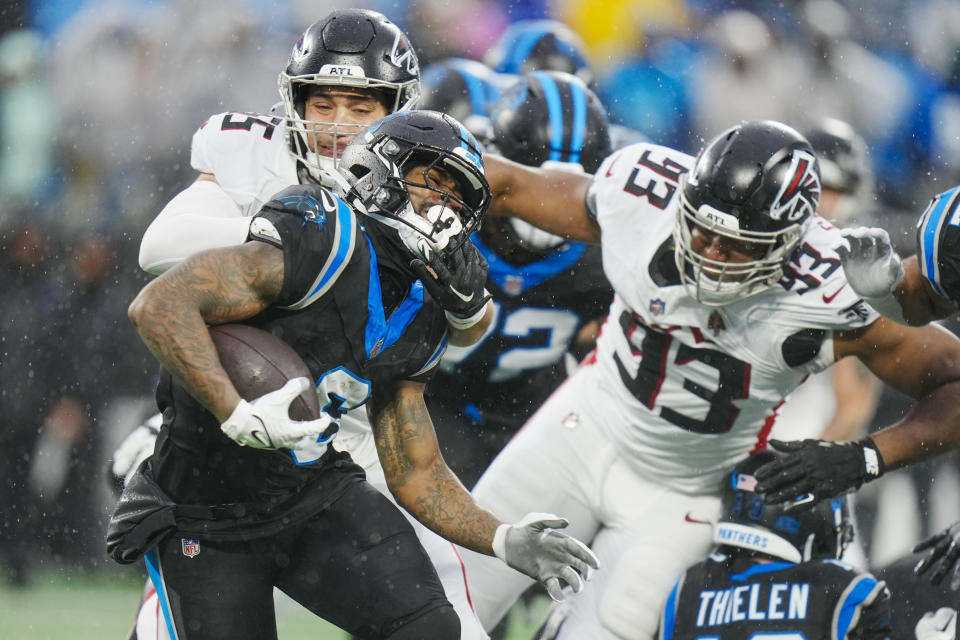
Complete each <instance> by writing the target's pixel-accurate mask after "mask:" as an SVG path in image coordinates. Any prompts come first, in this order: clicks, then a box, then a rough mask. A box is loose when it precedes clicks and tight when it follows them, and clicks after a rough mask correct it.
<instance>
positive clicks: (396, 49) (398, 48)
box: [390, 31, 420, 75]
mask: <svg viewBox="0 0 960 640" xmlns="http://www.w3.org/2000/svg"><path fill="white" fill-rule="evenodd" d="M390 62H391V63H392V64H393V65H394V66H395V67H400V68H401V69H406V71H407V73H409V74H411V75H413V74H416V73H417V71H418V69H419V66H420V64H419V63H418V62H417V54H415V53H414V52H413V48H412V47H411V46H410V42H409V41H408V40H407V36H405V35H403V33H401V32H400V31H397V35H396V36H395V37H394V39H393V48H391V49H390Z"/></svg>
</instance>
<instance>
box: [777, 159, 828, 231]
mask: <svg viewBox="0 0 960 640" xmlns="http://www.w3.org/2000/svg"><path fill="white" fill-rule="evenodd" d="M815 166H816V159H815V158H814V157H813V155H812V154H810V153H808V152H806V151H800V150H796V151H794V152H793V158H792V159H791V160H790V169H789V170H788V171H787V179H786V180H784V181H783V186H782V187H780V193H778V194H777V197H776V199H775V200H774V201H773V202H774V204H773V206H772V207H771V208H770V217H771V218H773V219H774V220H786V221H787V222H796V221H798V220H803V219H804V218H807V217H809V216H811V215H813V214H814V213H815V212H816V210H817V203H818V202H820V174H818V173H817V172H816V170H815V169H814V167H815Z"/></svg>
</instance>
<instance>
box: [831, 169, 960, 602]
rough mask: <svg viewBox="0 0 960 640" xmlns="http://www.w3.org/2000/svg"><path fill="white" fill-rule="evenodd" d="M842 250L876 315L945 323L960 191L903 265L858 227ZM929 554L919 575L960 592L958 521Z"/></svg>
mask: <svg viewBox="0 0 960 640" xmlns="http://www.w3.org/2000/svg"><path fill="white" fill-rule="evenodd" d="M844 236H845V239H846V241H847V242H848V243H849V247H844V248H843V250H842V251H840V257H841V259H842V260H843V267H844V270H845V271H846V272H847V278H848V280H849V282H850V286H851V287H853V288H854V289H855V290H856V291H857V293H859V294H860V295H862V296H863V297H864V298H865V299H866V300H867V301H868V302H870V304H871V305H873V306H874V307H875V308H876V309H877V310H878V311H880V312H881V313H883V314H884V315H886V316H887V317H890V318H893V319H894V320H897V321H898V322H901V323H905V324H909V325H915V326H918V325H923V324H926V323H928V322H932V321H934V320H938V319H943V318H947V317H949V316H951V315H953V314H954V313H956V311H957V309H958V305H960V250H958V249H960V186H955V187H953V188H951V189H947V190H946V191H944V192H943V193H940V194H938V195H936V196H934V197H933V199H931V201H930V203H929V204H928V205H927V208H926V209H925V210H924V212H923V215H921V217H920V220H919V221H918V222H917V253H916V255H913V256H910V257H908V258H906V259H903V260H901V258H900V256H899V255H897V252H896V251H895V250H894V248H893V243H892V242H891V240H890V236H889V234H888V233H887V232H886V231H885V230H883V229H879V228H867V227H860V228H857V229H852V230H850V231H849V232H846V233H845V234H844ZM914 551H927V554H926V556H925V557H924V558H923V559H922V560H921V561H920V562H919V563H918V564H917V566H916V571H917V572H918V573H920V574H929V576H930V580H931V582H932V583H933V584H934V585H939V584H940V583H941V582H942V581H943V579H944V578H945V577H946V576H948V575H950V576H951V579H950V581H949V582H948V584H949V585H950V586H951V588H952V589H958V588H960V522H957V523H954V524H953V525H951V526H950V527H948V528H947V529H945V530H944V531H941V532H940V533H938V534H936V535H933V536H931V537H930V538H928V539H926V540H924V541H922V542H920V543H919V544H918V545H917V546H916V547H915V548H914Z"/></svg>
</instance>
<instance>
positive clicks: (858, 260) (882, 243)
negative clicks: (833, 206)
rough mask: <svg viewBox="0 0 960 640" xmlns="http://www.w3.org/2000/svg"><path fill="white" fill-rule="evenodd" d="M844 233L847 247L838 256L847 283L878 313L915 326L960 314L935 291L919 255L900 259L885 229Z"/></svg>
mask: <svg viewBox="0 0 960 640" xmlns="http://www.w3.org/2000/svg"><path fill="white" fill-rule="evenodd" d="M842 233H843V239H844V244H843V245H841V246H839V247H837V253H838V254H839V255H840V260H841V262H842V263H843V270H844V272H845V273H846V276H847V281H848V282H849V283H850V286H851V287H852V288H853V290H854V291H856V292H857V294H859V295H861V296H863V298H864V300H866V301H867V303H869V304H870V305H871V306H873V307H874V308H875V309H876V310H877V311H879V312H880V313H882V314H883V315H885V316H886V317H888V318H891V319H893V320H896V321H897V322H899V323H901V324H908V325H911V326H914V327H918V326H922V325H925V324H927V323H929V322H932V321H933V320H938V319H941V318H946V317H947V316H949V315H952V314H953V313H955V312H956V311H957V306H956V305H955V304H954V303H953V302H951V301H950V300H949V299H947V298H944V297H943V296H941V295H939V294H937V293H936V292H935V291H934V290H933V287H932V286H931V285H930V282H929V281H928V280H927V279H926V278H925V277H924V276H923V273H922V272H921V269H920V265H919V263H918V262H917V256H910V257H909V258H906V259H904V260H901V259H900V256H898V255H897V253H896V251H895V250H894V249H893V242H892V241H891V240H890V235H889V234H888V233H887V232H886V231H885V230H883V229H880V228H875V227H857V228H853V229H844V230H843V232H842Z"/></svg>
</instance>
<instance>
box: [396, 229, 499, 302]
mask: <svg viewBox="0 0 960 640" xmlns="http://www.w3.org/2000/svg"><path fill="white" fill-rule="evenodd" d="M410 268H411V269H413V271H414V273H416V274H417V276H418V277H419V278H420V279H421V280H422V281H423V286H425V287H426V288H427V291H429V292H430V295H431V296H432V297H433V298H434V300H436V301H437V302H438V303H439V304H440V306H441V307H443V309H444V311H446V312H448V313H449V314H450V315H452V316H454V317H456V318H460V319H467V318H471V317H473V316H475V315H476V314H478V313H479V312H480V310H481V309H483V308H484V307H485V306H486V304H487V300H489V299H490V297H491V296H490V295H488V294H487V293H486V291H485V289H484V285H485V284H486V283H487V261H486V260H485V259H484V257H483V256H482V255H480V252H479V251H477V248H476V247H475V246H474V244H473V243H472V242H470V240H465V241H464V242H463V243H462V244H461V245H460V246H459V247H457V248H456V249H454V250H453V251H449V252H443V253H435V254H434V255H433V257H432V258H431V259H430V263H429V265H428V264H427V263H425V262H424V261H423V260H420V259H419V258H417V259H414V260H411V261H410Z"/></svg>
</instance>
